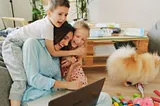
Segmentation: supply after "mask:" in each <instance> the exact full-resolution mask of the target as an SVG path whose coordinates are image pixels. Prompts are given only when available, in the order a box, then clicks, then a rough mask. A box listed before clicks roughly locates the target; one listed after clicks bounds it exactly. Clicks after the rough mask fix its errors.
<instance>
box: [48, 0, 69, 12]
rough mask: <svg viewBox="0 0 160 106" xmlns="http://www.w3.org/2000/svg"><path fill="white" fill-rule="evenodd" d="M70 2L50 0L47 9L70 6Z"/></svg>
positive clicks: (66, 0)
mask: <svg viewBox="0 0 160 106" xmlns="http://www.w3.org/2000/svg"><path fill="white" fill-rule="evenodd" d="M69 3H70V2H69V1H68V0H48V7H47V10H51V11H53V10H54V9H55V8H56V7H57V6H65V7H68V8H70V4H69Z"/></svg>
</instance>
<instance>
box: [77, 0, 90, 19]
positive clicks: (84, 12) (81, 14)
mask: <svg viewBox="0 0 160 106" xmlns="http://www.w3.org/2000/svg"><path fill="white" fill-rule="evenodd" d="M88 3H89V2H88V0H76V12H77V20H78V19H84V20H87V18H88V8H87V5H88Z"/></svg>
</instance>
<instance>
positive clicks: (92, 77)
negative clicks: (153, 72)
mask: <svg viewBox="0 0 160 106" xmlns="http://www.w3.org/2000/svg"><path fill="white" fill-rule="evenodd" d="M84 72H85V74H86V76H87V78H88V82H89V83H91V82H94V81H96V80H98V79H100V78H102V77H106V81H105V84H104V86H103V91H104V92H107V93H109V94H110V95H111V96H116V95H117V93H121V94H122V96H123V97H124V98H125V99H127V100H130V99H133V97H132V96H133V94H134V93H138V94H140V92H139V91H138V89H136V87H135V86H131V87H124V86H123V85H121V84H117V83H116V82H112V81H110V80H108V79H107V71H105V68H104V67H102V68H85V69H84ZM155 89H157V90H159V91H160V73H159V74H158V76H157V77H156V79H155V80H154V81H153V82H151V83H149V84H147V85H144V95H145V97H151V96H153V97H158V96H157V95H156V94H154V92H153V91H154V90H155ZM158 98H160V97H158Z"/></svg>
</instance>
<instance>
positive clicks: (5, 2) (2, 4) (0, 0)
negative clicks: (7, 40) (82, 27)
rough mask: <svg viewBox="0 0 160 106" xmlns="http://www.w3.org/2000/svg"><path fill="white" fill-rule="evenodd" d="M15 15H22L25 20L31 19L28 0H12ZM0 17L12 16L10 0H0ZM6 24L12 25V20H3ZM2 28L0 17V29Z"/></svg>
mask: <svg viewBox="0 0 160 106" xmlns="http://www.w3.org/2000/svg"><path fill="white" fill-rule="evenodd" d="M12 2H13V8H14V15H15V17H22V18H25V19H26V20H28V21H30V20H32V16H31V14H32V13H31V6H30V4H29V0H12ZM0 17H12V11H11V3H10V0H0ZM5 24H7V26H11V27H12V26H13V22H11V21H5ZM17 24H18V25H19V23H17ZM2 28H3V24H2V20H1V19H0V29H2Z"/></svg>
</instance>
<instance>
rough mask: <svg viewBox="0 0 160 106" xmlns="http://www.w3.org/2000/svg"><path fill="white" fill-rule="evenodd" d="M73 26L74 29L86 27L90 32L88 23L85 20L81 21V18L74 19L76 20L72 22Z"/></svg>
mask: <svg viewBox="0 0 160 106" xmlns="http://www.w3.org/2000/svg"><path fill="white" fill-rule="evenodd" d="M73 27H74V28H75V29H80V28H84V29H87V30H88V32H90V27H89V25H88V24H87V23H86V22H85V21H83V20H80V21H76V22H75V23H74V25H73Z"/></svg>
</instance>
